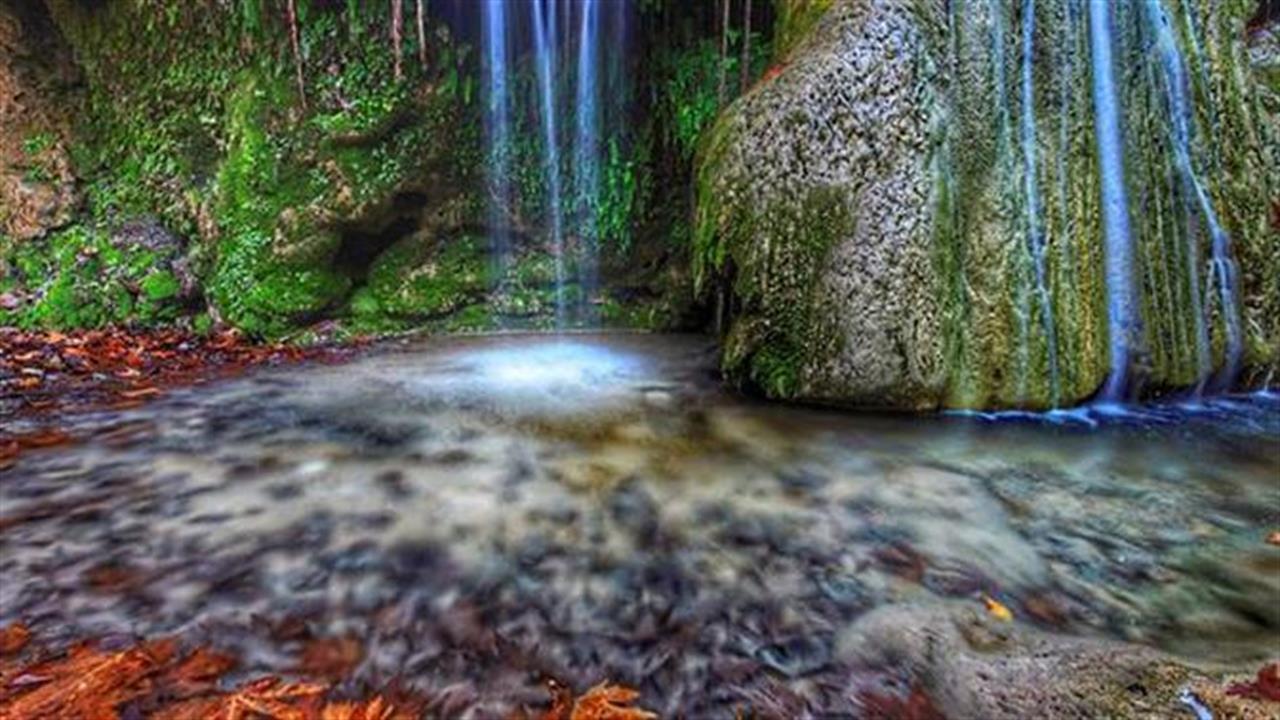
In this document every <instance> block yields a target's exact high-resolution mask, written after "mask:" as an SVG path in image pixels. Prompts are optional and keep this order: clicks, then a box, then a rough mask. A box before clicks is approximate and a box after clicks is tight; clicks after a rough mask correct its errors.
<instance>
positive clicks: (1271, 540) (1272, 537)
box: [1267, 530, 1280, 546]
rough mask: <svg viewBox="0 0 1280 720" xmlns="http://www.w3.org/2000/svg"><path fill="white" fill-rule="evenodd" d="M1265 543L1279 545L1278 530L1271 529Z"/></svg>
mask: <svg viewBox="0 0 1280 720" xmlns="http://www.w3.org/2000/svg"><path fill="white" fill-rule="evenodd" d="M1267 544H1268V545H1276V546H1280V530H1273V531H1272V532H1270V533H1268V534H1267Z"/></svg>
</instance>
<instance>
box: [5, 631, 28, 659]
mask: <svg viewBox="0 0 1280 720" xmlns="http://www.w3.org/2000/svg"><path fill="white" fill-rule="evenodd" d="M30 641H31V631H30V630H28V629H27V626H26V625H23V624H22V623H14V624H12V625H10V626H8V627H6V628H2V629H0V656H4V655H16V654H18V653H20V652H22V648H24V647H26V646H27V643H28V642H30Z"/></svg>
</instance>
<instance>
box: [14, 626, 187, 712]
mask: <svg viewBox="0 0 1280 720" xmlns="http://www.w3.org/2000/svg"><path fill="white" fill-rule="evenodd" d="M176 650H177V643H176V642H175V641H173V640H159V641H155V642H150V643H143V644H141V645H138V646H136V647H133V648H130V649H128V650H125V651H123V652H119V653H106V652H102V651H100V650H98V649H96V648H94V647H92V646H89V645H81V646H79V647H76V648H74V649H73V650H71V652H70V653H68V654H67V656H66V657H64V658H60V659H56V660H52V661H49V662H47V663H41V664H38V665H36V666H34V667H31V668H27V669H25V670H24V673H23V674H24V675H28V676H32V677H34V678H41V679H43V682H42V683H41V684H39V686H38V687H36V688H35V689H34V690H30V691H29V692H25V693H23V694H19V695H18V696H17V697H16V698H13V699H12V701H11V702H7V701H9V700H10V699H11V698H9V697H5V695H6V694H7V693H8V692H9V691H11V690H12V689H13V688H12V684H11V685H10V686H9V687H7V688H3V689H0V717H3V718H12V719H13V720H25V719H26V718H33V719H34V718H114V717H116V716H117V715H116V710H115V708H116V707H117V706H118V705H121V704H123V703H126V702H129V701H131V700H133V699H135V698H137V697H139V696H141V695H143V694H144V693H146V692H147V690H148V689H149V687H148V685H147V683H146V682H145V681H146V679H147V678H148V677H150V676H151V675H153V674H155V673H156V671H157V670H158V669H159V668H160V667H161V666H163V665H164V664H166V663H168V662H169V661H170V660H171V659H172V658H173V656H174V654H175V652H176ZM19 692H21V691H19Z"/></svg>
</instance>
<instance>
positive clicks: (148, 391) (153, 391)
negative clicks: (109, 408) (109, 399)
mask: <svg viewBox="0 0 1280 720" xmlns="http://www.w3.org/2000/svg"><path fill="white" fill-rule="evenodd" d="M163 392H164V391H163V390H161V389H160V388H158V387H154V386H147V387H140V388H138V389H136V390H122V391H120V397H122V398H124V399H126V400H137V399H139V398H146V397H155V396H156V395H160V394H162V393H163Z"/></svg>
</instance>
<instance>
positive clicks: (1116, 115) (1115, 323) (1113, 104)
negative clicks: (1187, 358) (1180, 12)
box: [1089, 0, 1137, 401]
mask: <svg viewBox="0 0 1280 720" xmlns="http://www.w3.org/2000/svg"><path fill="white" fill-rule="evenodd" d="M1113 9H1114V6H1113V0H1090V2H1089V49H1090V55H1091V56H1092V60H1093V105H1094V131H1095V134H1096V135H1097V143H1098V166H1099V174H1100V177H1101V181H1102V197H1101V205H1102V226H1103V236H1104V247H1105V250H1106V252H1105V253H1104V254H1105V265H1106V273H1105V274H1106V284H1107V322H1108V328H1109V331H1110V346H1111V350H1110V356H1111V373H1110V376H1109V377H1108V378H1107V383H1106V386H1105V387H1104V389H1103V393H1102V399H1103V400H1106V401H1119V400H1123V399H1124V396H1125V393H1126V391H1127V390H1128V384H1129V359H1130V353H1131V351H1132V348H1131V347H1130V345H1131V343H1132V342H1133V334H1134V333H1135V332H1136V331H1137V322H1136V321H1137V317H1136V312H1137V311H1136V307H1137V306H1136V303H1135V300H1134V289H1133V255H1134V252H1133V235H1132V231H1131V230H1130V226H1129V193H1128V190H1127V188H1126V187H1125V171H1124V145H1123V137H1122V136H1121V132H1120V107H1119V98H1118V96H1117V93H1116V84H1115V61H1114V59H1113V49H1114V48H1113V42H1114V40H1113V37H1112V36H1113V25H1114V18H1113V17H1112V11H1113Z"/></svg>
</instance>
